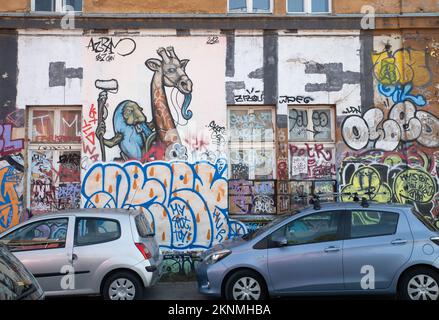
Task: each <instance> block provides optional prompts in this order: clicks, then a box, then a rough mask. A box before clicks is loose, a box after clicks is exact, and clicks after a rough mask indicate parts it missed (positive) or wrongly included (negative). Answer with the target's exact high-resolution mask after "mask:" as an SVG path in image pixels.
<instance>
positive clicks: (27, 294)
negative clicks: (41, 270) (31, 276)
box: [17, 284, 37, 300]
mask: <svg viewBox="0 0 439 320" xmlns="http://www.w3.org/2000/svg"><path fill="white" fill-rule="evenodd" d="M35 291H37V287H36V286H35V285H34V284H32V285H31V287H30V288H29V289H27V290H26V291H25V292H23V293H22V294H20V295H19V296H18V297H17V300H23V299H24V298H26V297H28V296H29V295H31V294H32V293H34V292H35Z"/></svg>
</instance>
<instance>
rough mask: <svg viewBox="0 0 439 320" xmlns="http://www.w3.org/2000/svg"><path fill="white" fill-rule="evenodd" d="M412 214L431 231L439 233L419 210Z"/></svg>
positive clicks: (413, 210)
mask: <svg viewBox="0 0 439 320" xmlns="http://www.w3.org/2000/svg"><path fill="white" fill-rule="evenodd" d="M412 213H413V214H414V215H415V217H416V218H418V220H419V221H421V222H422V224H423V225H424V226H425V227H426V228H427V229H428V230H430V231H439V228H438V227H437V226H436V225H435V224H434V223H433V221H431V220H430V219H428V218H427V217H426V216H424V215H422V213H420V212H419V211H418V210H416V209H415V208H413V209H412Z"/></svg>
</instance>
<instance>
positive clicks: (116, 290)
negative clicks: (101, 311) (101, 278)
mask: <svg viewBox="0 0 439 320" xmlns="http://www.w3.org/2000/svg"><path fill="white" fill-rule="evenodd" d="M102 295H103V296H104V299H105V300H139V299H141V298H142V296H143V284H142V283H141V281H140V280H139V278H138V277H137V276H136V275H134V274H133V273H131V272H126V271H121V272H117V273H114V274H112V275H111V276H109V277H108V278H107V279H106V280H105V283H104V286H103V290H102Z"/></svg>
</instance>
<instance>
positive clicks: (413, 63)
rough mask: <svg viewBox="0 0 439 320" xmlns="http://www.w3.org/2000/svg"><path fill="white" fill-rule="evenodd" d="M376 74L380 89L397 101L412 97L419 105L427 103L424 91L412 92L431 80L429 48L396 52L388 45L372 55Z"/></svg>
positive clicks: (406, 49)
mask: <svg viewBox="0 0 439 320" xmlns="http://www.w3.org/2000/svg"><path fill="white" fill-rule="evenodd" d="M372 63H373V74H374V76H375V78H376V79H377V81H378V91H379V92H380V93H381V94H382V95H383V96H385V97H388V98H390V99H391V100H392V101H393V103H399V102H404V101H410V102H412V103H414V104H416V105H417V106H425V105H426V104H427V101H426V99H425V97H423V96H422V95H416V94H413V93H412V90H413V89H414V88H416V87H422V86H425V85H427V84H428V83H429V82H430V81H431V72H430V70H429V68H428V67H427V61H426V55H425V51H420V50H413V49H411V48H402V49H398V50H395V51H393V52H392V50H391V47H386V49H385V50H384V51H382V52H378V53H374V54H373V55H372Z"/></svg>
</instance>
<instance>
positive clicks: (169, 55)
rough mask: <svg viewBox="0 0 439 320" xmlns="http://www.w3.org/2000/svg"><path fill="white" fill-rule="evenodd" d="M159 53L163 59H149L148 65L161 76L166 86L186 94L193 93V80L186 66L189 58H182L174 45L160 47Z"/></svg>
mask: <svg viewBox="0 0 439 320" xmlns="http://www.w3.org/2000/svg"><path fill="white" fill-rule="evenodd" d="M157 53H158V54H159V56H160V57H161V58H162V60H159V59H154V58H152V59H148V60H147V61H146V62H145V64H146V66H147V67H148V68H149V69H150V70H152V71H154V72H155V73H156V74H158V75H160V76H161V78H162V81H163V82H162V83H163V85H164V86H166V87H174V88H176V89H178V91H180V92H181V93H182V94H184V95H188V94H191V93H192V80H191V79H189V77H188V75H187V74H186V66H187V64H188V62H189V60H187V59H183V60H180V59H179V58H178V57H177V55H176V54H175V52H174V48H173V47H167V48H166V49H165V48H159V49H158V50H157Z"/></svg>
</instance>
